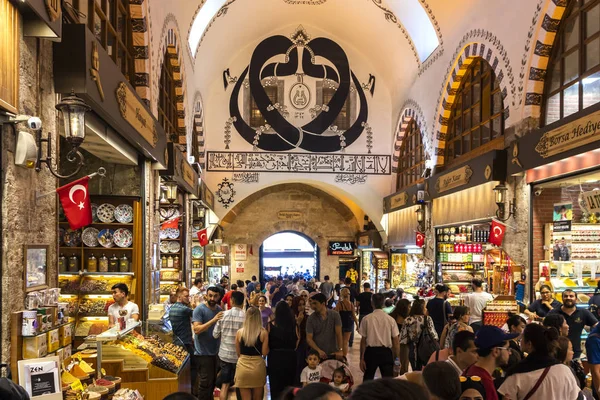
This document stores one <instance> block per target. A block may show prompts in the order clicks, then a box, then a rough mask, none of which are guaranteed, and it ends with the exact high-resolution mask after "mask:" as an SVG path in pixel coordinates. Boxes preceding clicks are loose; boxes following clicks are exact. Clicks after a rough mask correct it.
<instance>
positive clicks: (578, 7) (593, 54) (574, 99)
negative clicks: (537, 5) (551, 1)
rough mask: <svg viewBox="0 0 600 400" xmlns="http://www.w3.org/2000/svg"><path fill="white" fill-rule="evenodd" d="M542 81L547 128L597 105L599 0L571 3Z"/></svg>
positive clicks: (599, 95) (599, 88)
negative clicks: (548, 125)
mask: <svg viewBox="0 0 600 400" xmlns="http://www.w3.org/2000/svg"><path fill="white" fill-rule="evenodd" d="M545 82H546V84H545V87H544V91H545V93H544V107H545V109H544V116H545V123H546V125H547V124H551V123H553V122H555V121H558V120H560V119H562V118H564V117H567V116H569V115H571V114H574V113H576V112H578V111H581V110H583V109H584V108H587V107H589V106H591V105H594V104H596V103H598V102H600V0H572V1H571V2H570V4H569V7H568V8H567V10H566V12H565V17H564V18H563V21H562V22H561V26H560V29H559V32H558V34H557V35H556V38H555V39H554V46H553V49H552V56H551V58H550V63H549V64H548V70H547V76H546V80H545Z"/></svg>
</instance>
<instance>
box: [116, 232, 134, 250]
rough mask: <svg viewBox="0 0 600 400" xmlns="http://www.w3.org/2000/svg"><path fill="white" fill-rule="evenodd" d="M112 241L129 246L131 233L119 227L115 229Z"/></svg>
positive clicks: (131, 239) (131, 241)
mask: <svg viewBox="0 0 600 400" xmlns="http://www.w3.org/2000/svg"><path fill="white" fill-rule="evenodd" d="M113 241H114V242H115V244H116V245H117V246H119V247H131V244H132V243H133V234H132V233H131V231H130V230H129V229H125V228H119V229H117V230H116V231H115V235H114V237H113Z"/></svg>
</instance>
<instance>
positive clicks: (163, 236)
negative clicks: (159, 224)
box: [158, 229, 167, 239]
mask: <svg viewBox="0 0 600 400" xmlns="http://www.w3.org/2000/svg"><path fill="white" fill-rule="evenodd" d="M158 238H159V239H166V238H167V231H166V230H165V229H161V230H160V231H158Z"/></svg>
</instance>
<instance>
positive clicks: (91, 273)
mask: <svg viewBox="0 0 600 400" xmlns="http://www.w3.org/2000/svg"><path fill="white" fill-rule="evenodd" d="M61 275H64V276H67V275H68V276H78V275H81V276H119V275H121V276H122V275H129V276H133V275H135V274H134V273H133V272H83V271H80V272H60V273H59V274H58V276H59V277H60V276H61Z"/></svg>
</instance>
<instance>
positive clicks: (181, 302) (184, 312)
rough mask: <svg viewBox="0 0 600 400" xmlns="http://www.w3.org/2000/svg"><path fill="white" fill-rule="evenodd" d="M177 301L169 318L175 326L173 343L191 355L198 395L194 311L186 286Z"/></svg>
mask: <svg viewBox="0 0 600 400" xmlns="http://www.w3.org/2000/svg"><path fill="white" fill-rule="evenodd" d="M176 295H177V302H176V303H175V304H173V305H172V306H171V309H170V310H169V319H170V321H171V325H172V326H173V343H175V344H177V345H180V346H183V347H185V349H186V350H187V351H188V353H189V355H190V367H191V368H190V375H191V380H192V382H191V383H192V394H193V395H194V396H197V395H198V384H197V380H198V363H197V361H198V360H197V359H196V357H195V356H194V353H195V351H194V339H193V337H192V323H191V322H192V313H193V312H194V310H193V309H192V308H191V307H190V291H189V289H188V288H186V287H180V288H178V289H177V292H176Z"/></svg>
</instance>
